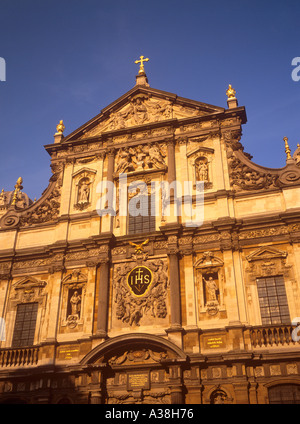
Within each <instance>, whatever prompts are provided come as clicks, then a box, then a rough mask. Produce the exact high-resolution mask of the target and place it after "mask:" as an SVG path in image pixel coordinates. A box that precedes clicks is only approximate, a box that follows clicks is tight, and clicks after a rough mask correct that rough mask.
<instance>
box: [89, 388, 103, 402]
mask: <svg viewBox="0 0 300 424" xmlns="http://www.w3.org/2000/svg"><path fill="white" fill-rule="evenodd" d="M90 403H91V405H101V403H102V395H101V392H99V391H97V392H91V401H90Z"/></svg>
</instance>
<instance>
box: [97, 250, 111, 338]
mask: <svg viewBox="0 0 300 424" xmlns="http://www.w3.org/2000/svg"><path fill="white" fill-rule="evenodd" d="M100 263H101V265H100V276H99V292H98V317H97V332H96V334H97V335H98V336H100V337H103V338H104V337H106V336H107V320H108V293H109V271H110V267H109V259H108V258H107V259H103V260H102V261H101V262H100Z"/></svg>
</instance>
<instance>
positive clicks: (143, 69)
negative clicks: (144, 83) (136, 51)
mask: <svg viewBox="0 0 300 424" xmlns="http://www.w3.org/2000/svg"><path fill="white" fill-rule="evenodd" d="M149 60H150V59H149V58H148V57H147V58H145V57H144V56H140V60H136V61H135V62H134V63H136V64H138V63H140V70H139V74H144V73H145V68H144V62H148V61H149Z"/></svg>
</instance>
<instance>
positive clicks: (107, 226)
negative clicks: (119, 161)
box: [101, 148, 115, 232]
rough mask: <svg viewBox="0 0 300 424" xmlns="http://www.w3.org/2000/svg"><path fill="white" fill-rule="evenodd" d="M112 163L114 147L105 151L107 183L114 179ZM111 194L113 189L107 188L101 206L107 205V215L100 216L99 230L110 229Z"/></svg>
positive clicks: (113, 161)
mask: <svg viewBox="0 0 300 424" xmlns="http://www.w3.org/2000/svg"><path fill="white" fill-rule="evenodd" d="M114 164H115V149H113V148H112V149H109V150H108V152H107V172H106V181H107V182H108V184H109V183H113V181H114V177H113V173H114ZM109 186H110V184H109ZM113 195H114V191H113V190H112V189H109V190H108V192H107V195H106V198H107V205H102V207H104V206H107V212H108V215H104V216H103V217H102V226H101V232H108V231H112V223H113V216H112V215H111V211H112V208H113V200H114V198H113Z"/></svg>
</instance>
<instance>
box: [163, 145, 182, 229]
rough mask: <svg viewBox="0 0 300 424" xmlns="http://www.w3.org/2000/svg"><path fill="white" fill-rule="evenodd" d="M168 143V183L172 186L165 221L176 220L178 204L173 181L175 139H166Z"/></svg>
mask: <svg viewBox="0 0 300 424" xmlns="http://www.w3.org/2000/svg"><path fill="white" fill-rule="evenodd" d="M167 145H168V183H169V184H170V185H171V184H172V183H173V186H172V188H171V189H170V199H169V202H170V209H169V210H170V216H167V217H166V218H167V222H176V223H177V222H178V218H179V217H178V205H177V202H174V199H176V197H177V193H176V187H175V185H174V184H175V181H176V163H175V141H174V140H173V139H171V140H168V141H167Z"/></svg>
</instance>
